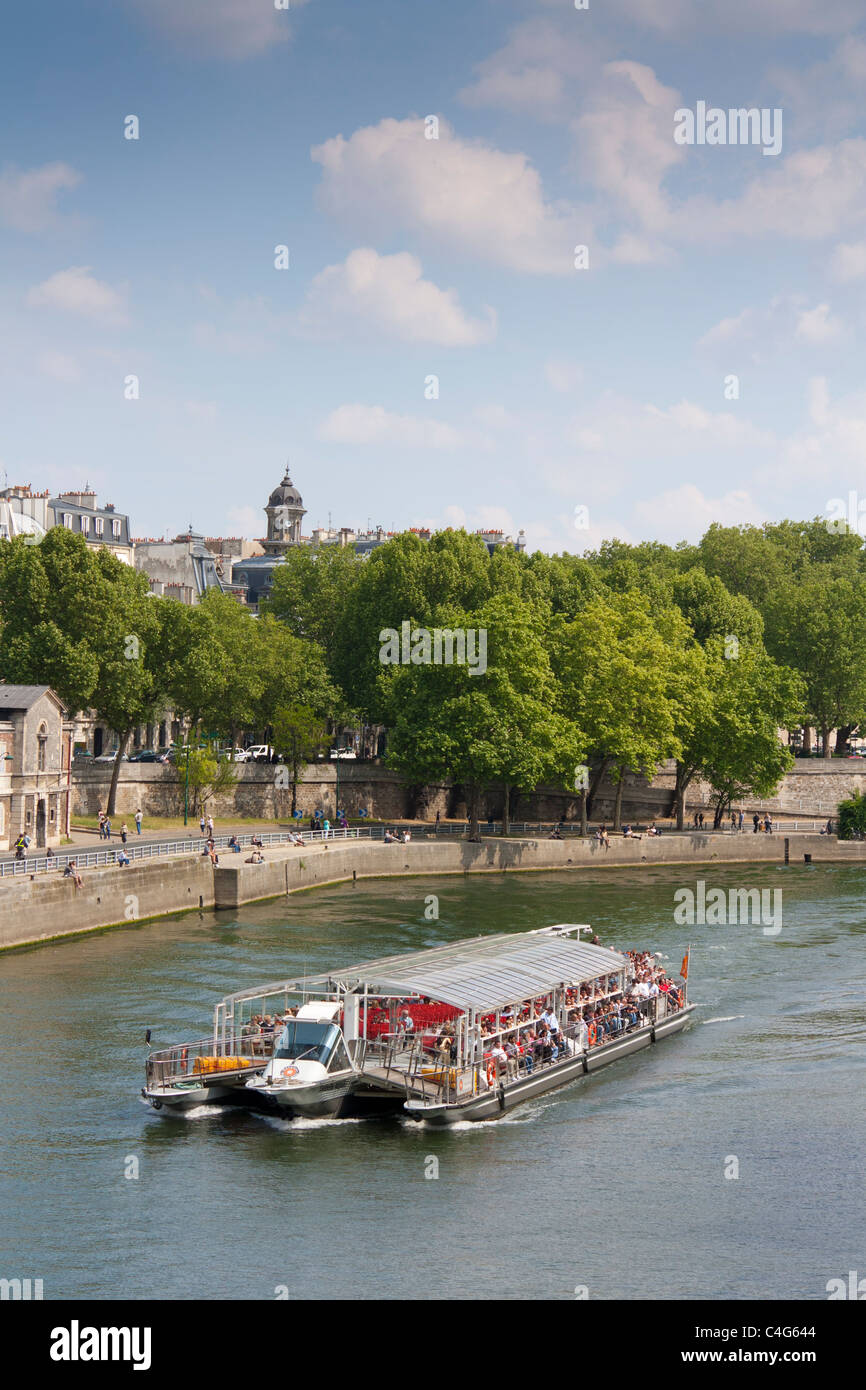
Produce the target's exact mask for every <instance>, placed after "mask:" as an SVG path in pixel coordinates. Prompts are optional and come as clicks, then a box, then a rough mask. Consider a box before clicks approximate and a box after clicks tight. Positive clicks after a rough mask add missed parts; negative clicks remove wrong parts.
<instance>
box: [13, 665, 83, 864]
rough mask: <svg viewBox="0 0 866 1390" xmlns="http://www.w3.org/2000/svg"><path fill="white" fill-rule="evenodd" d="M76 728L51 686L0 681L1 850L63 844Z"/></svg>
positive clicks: (39, 847)
mask: <svg viewBox="0 0 866 1390" xmlns="http://www.w3.org/2000/svg"><path fill="white" fill-rule="evenodd" d="M70 750H71V728H70V726H69V725H68V724H67V723H66V722H65V719H64V710H63V706H62V704H61V703H60V700H59V699H58V698H57V696H56V695H55V694H54V691H53V690H51V689H49V687H48V686H47V685H4V684H0V849H11V848H12V847H13V845H14V843H15V841H16V840H17V838H18V836H19V835H21V834H26V835H29V836H30V841H31V852H32V851H33V850H34V849H44V848H46V847H47V846H48V845H51V846H52V847H54V846H56V845H59V844H60V840H61V837H62V835H64V834H65V832H66V826H67V817H68V810H69V804H70V796H71V789H70V786H69V758H70Z"/></svg>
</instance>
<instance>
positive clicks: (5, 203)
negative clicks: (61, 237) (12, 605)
mask: <svg viewBox="0 0 866 1390" xmlns="http://www.w3.org/2000/svg"><path fill="white" fill-rule="evenodd" d="M80 182H81V175H80V174H79V173H78V172H77V171H76V170H75V169H73V168H71V166H70V165H68V164H63V163H55V164H43V165H42V167H41V168H39V169H23V170H19V169H14V168H7V169H5V170H4V172H3V173H2V174H0V223H3V224H4V225H5V226H7V227H12V228H13V229H14V230H15V231H18V232H40V231H43V230H44V229H45V228H47V227H52V226H53V225H54V224H55V223H56V221H57V198H58V195H59V194H60V193H63V192H65V191H66V190H67V189H70V188H76V187H77V186H78V184H79V183H80Z"/></svg>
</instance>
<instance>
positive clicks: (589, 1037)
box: [397, 951, 684, 1080]
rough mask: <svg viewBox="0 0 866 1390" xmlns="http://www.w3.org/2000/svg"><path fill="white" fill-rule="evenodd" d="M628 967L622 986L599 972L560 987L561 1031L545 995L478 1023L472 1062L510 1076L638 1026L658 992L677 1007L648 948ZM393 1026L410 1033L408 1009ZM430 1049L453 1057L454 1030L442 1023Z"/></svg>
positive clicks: (633, 954)
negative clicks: (562, 996)
mask: <svg viewBox="0 0 866 1390" xmlns="http://www.w3.org/2000/svg"><path fill="white" fill-rule="evenodd" d="M626 954H627V955H628V957H629V959H630V962H631V964H630V967H629V969H628V970H627V975H628V977H629V978H628V980H627V982H626V984H625V987H623V984H622V980H621V976H620V975H618V974H614V975H602V976H599V977H598V978H597V979H595V980H590V981H587V982H585V983H584V984H582V985H580V986H575V987H574V988H572V989H568V990H566V991H565V1011H566V1018H567V1035H566V1034H564V1033H563V1030H562V1027H561V1026H560V1022H559V1019H558V1018H557V1016H556V1013H555V1012H554V1008H553V1000H552V998H551V997H550V996H542V997H540V998H538V999H527V1000H525V1001H524V1002H523V1003H522V1004H521V1005H520V1006H519V1008H514V1009H511V1008H506V1009H502V1010H500V1013H499V1029H498V1031H497V1027H496V1015H495V1014H488V1015H487V1016H486V1017H484V1018H482V1019H481V1021H480V1037H479V1040H478V1044H477V1058H476V1060H479V1061H480V1060H483V1061H484V1062H485V1063H486V1064H487V1067H486V1074H487V1079H488V1080H492V1077H493V1075H494V1074H498V1075H500V1076H501V1075H503V1074H504V1075H505V1076H507V1077H509V1078H516V1077H517V1076H518V1074H519V1072H520V1071H523V1072H525V1073H531V1072H532V1071H533V1069H534V1068H535V1067H536V1066H544V1065H547V1064H548V1063H550V1062H556V1061H559V1060H560V1059H561V1058H563V1057H566V1056H568V1055H570V1054H573V1053H574V1052H576V1051H583V1050H584V1049H585V1048H590V1047H595V1046H597V1045H599V1044H601V1043H604V1042H610V1041H613V1040H614V1039H616V1038H617V1037H618V1036H620V1035H621V1034H624V1033H627V1032H629V1031H630V1030H631V1029H633V1028H636V1027H638V1026H639V1025H640V1024H641V1023H642V1022H643V1021H644V1019H645V1017H646V1015H647V1013H648V1012H649V1006H648V1003H647V1001H649V1000H650V999H654V998H657V997H658V996H659V995H664V996H665V998H666V1000H667V1009H668V1011H669V1012H670V1011H673V1010H675V1009H679V1008H681V1007H682V1005H683V1002H684V998H683V992H682V990H681V989H680V988H678V987H677V985H675V984H674V982H673V981H672V980H670V979H669V978H668V976H667V973H666V972H665V970H664V969H663V968H662V967H661V966H660V965H658V964H657V963H656V960H655V957H654V956H653V955H652V954H651V953H650V952H649V951H628V952H627V953H626ZM397 1029H398V1031H399V1032H401V1033H403V1034H405V1035H406V1036H407V1037H408V1036H410V1035H411V1034H412V1033H413V1032H414V1031H415V1025H414V1023H413V1021H412V1016H411V1014H410V1012H409V1009H408V1007H405V1006H404V1007H403V1008H402V1009H401V1010H400V1013H399V1016H398V1019H397ZM434 1050H435V1051H436V1052H437V1053H438V1054H439V1055H440V1056H441V1057H442V1059H443V1061H445V1062H453V1061H456V1059H457V1056H458V1047H457V1030H456V1025H455V1024H454V1023H444V1024H443V1025H442V1027H441V1029H440V1031H439V1034H438V1036H437V1038H436V1041H435V1047H434Z"/></svg>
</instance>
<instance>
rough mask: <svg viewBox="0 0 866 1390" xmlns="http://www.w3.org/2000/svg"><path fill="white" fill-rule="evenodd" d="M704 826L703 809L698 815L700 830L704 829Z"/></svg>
mask: <svg viewBox="0 0 866 1390" xmlns="http://www.w3.org/2000/svg"><path fill="white" fill-rule="evenodd" d="M703 828H704V813H703V811H701V812H700V814H699V815H698V829H699V830H703Z"/></svg>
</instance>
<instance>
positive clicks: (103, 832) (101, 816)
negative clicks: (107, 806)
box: [96, 806, 105, 840]
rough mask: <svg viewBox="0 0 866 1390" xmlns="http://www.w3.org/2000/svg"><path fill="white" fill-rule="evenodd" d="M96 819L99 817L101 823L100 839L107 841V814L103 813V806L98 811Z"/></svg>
mask: <svg viewBox="0 0 866 1390" xmlns="http://www.w3.org/2000/svg"><path fill="white" fill-rule="evenodd" d="M96 817H97V820H98V821H99V838H100V840H104V839H105V812H104V811H103V809H102V807H101V806H100V808H99V810H98V811H97V813H96Z"/></svg>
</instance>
